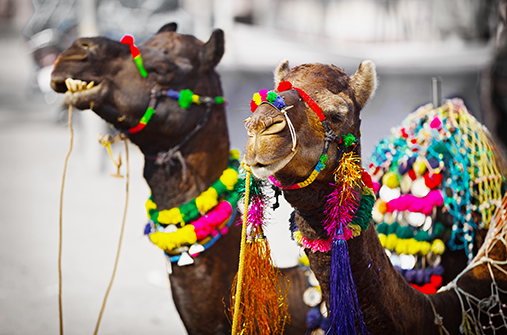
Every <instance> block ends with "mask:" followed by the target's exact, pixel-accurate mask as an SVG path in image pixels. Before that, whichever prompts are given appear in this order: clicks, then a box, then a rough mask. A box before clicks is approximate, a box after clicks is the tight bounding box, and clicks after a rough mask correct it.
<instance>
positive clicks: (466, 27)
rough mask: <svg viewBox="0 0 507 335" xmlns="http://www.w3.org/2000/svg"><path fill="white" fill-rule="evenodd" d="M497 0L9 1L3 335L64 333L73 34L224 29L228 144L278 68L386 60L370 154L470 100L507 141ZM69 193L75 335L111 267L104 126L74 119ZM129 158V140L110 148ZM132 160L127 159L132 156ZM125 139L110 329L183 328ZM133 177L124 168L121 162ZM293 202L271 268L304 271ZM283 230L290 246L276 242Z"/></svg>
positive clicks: (0, 141)
mask: <svg viewBox="0 0 507 335" xmlns="http://www.w3.org/2000/svg"><path fill="white" fill-rule="evenodd" d="M506 11H507V6H506V1H503V0H482V1H477V0H446V1H440V0H354V1H352V0H214V1H213V0H146V1H141V0H32V1H30V0H0V50H1V52H0V130H1V131H0V172H1V174H0V175H1V177H0V190H1V192H0V268H1V270H0V334H55V333H57V332H58V301H57V298H58V273H57V255H58V253H57V251H58V206H59V197H60V185H61V178H62V172H63V163H64V158H65V155H66V152H67V150H68V146H69V130H68V127H67V110H66V109H64V107H62V97H61V96H59V95H57V94H56V93H54V92H53V91H52V90H51V89H50V86H49V76H50V73H51V69H52V64H53V62H54V60H55V58H56V56H57V55H58V53H60V52H61V51H63V50H64V49H65V48H67V47H68V46H70V44H71V43H72V42H73V41H74V40H75V39H76V38H78V37H82V36H95V35H103V36H107V37H109V38H111V39H115V40H119V39H120V38H121V37H122V36H123V35H124V34H127V33H128V34H131V35H134V36H135V38H136V43H137V44H141V43H142V41H144V40H146V39H147V38H148V37H149V36H150V35H151V34H154V33H155V32H156V31H157V30H158V29H159V28H160V27H161V26H163V25H164V24H165V23H168V22H177V23H178V32H180V33H187V34H193V35H195V36H196V37H198V38H199V39H201V40H203V41H207V40H208V38H209V36H210V34H211V32H212V30H213V29H215V28H221V29H223V30H224V31H225V38H226V52H225V55H224V58H223V60H222V62H221V63H220V65H219V66H218V68H217V70H218V72H219V73H220V75H221V78H222V85H223V88H224V95H225V98H226V99H227V100H228V102H229V105H228V107H227V115H228V123H229V128H230V134H231V135H230V136H231V142H232V146H233V147H234V148H237V149H239V150H240V151H242V150H243V149H244V146H245V143H246V139H247V137H246V131H245V130H244V127H243V120H244V119H245V118H247V117H248V115H249V113H250V112H249V102H250V99H251V96H252V94H253V93H254V92H257V91H259V90H260V89H263V88H268V89H270V88H272V87H273V74H272V72H273V69H274V68H275V67H276V66H277V65H278V63H279V62H280V61H281V60H283V59H288V60H289V61H290V64H291V66H295V65H299V64H302V63H309V62H312V63H313V62H321V63H333V64H335V65H337V66H340V67H342V68H344V69H345V70H346V72H347V73H348V74H352V73H353V72H354V71H355V70H356V69H357V67H358V65H359V64H360V62H361V61H362V60H365V59H370V60H372V61H373V62H374V63H375V64H376V65H377V70H378V79H379V86H378V89H377V92H376V95H375V97H374V98H373V100H372V101H371V102H370V103H369V104H368V105H367V107H366V108H365V109H364V110H363V111H362V120H363V121H362V134H363V135H362V144H363V164H364V165H367V164H368V158H369V156H370V154H371V152H372V151H373V148H374V146H375V144H376V143H377V142H378V141H380V140H381V139H382V138H383V137H384V136H386V135H388V133H389V130H390V128H391V127H393V126H395V125H397V124H399V123H400V121H401V120H402V119H403V118H404V117H405V116H406V115H407V114H408V113H410V112H412V111H414V110H415V109H416V108H417V107H419V106H421V105H423V104H427V103H431V102H432V98H433V96H432V86H431V85H432V79H433V78H435V77H436V78H439V79H440V80H441V94H442V97H443V98H451V97H460V98H462V99H463V100H464V102H465V104H466V106H467V107H468V109H469V111H470V112H471V113H472V114H473V115H475V117H476V118H477V119H479V120H480V121H482V122H483V123H485V124H486V125H487V126H488V128H489V129H490V130H491V132H492V133H493V135H494V136H495V137H496V138H497V139H498V143H499V145H500V146H503V145H504V143H506V138H507V132H505V131H502V130H503V129H504V124H505V120H504V119H505V117H506V115H507V108H506V106H507V100H506V99H507V82H506V78H507V63H506V61H505V59H506V58H507V56H506V55H507V43H506V37H505V30H504V29H505V22H506V17H505V15H506ZM73 121H74V129H75V142H74V151H73V153H72V156H71V158H70V162H69V170H68V174H67V182H66V189H65V198H64V212H63V214H64V215H63V222H64V234H63V264H62V267H63V291H64V295H63V306H64V318H65V322H64V326H65V331H66V332H67V333H69V334H90V333H92V332H93V329H94V327H95V322H96V319H97V316H98V313H99V310H100V306H101V303H102V298H103V295H104V293H105V290H106V288H107V284H108V282H109V279H110V275H111V272H112V269H113V263H114V257H115V252H116V248H117V243H118V238H119V233H120V225H121V219H122V213H123V206H124V202H125V180H124V179H115V178H111V177H110V176H109V174H110V173H114V172H115V171H114V170H115V168H114V166H113V165H112V164H111V163H110V162H109V158H108V157H107V154H106V152H105V150H104V149H103V148H102V147H101V146H100V145H99V144H98V142H97V134H98V133H104V132H106V130H107V125H106V124H105V123H104V122H102V121H101V120H100V119H99V118H98V117H96V116H95V114H93V113H92V112H91V111H82V112H75V113H74V118H73ZM114 152H115V155H117V154H118V153H119V152H121V153H122V155H123V158H125V149H124V148H114ZM124 161H125V159H124ZM142 168H143V157H142V155H141V153H140V152H139V150H138V149H137V148H136V147H133V146H131V147H130V170H131V173H130V175H131V192H130V202H129V207H128V217H127V222H126V231H125V238H124V242H123V248H122V254H121V258H120V263H119V268H118V273H117V275H116V281H115V284H114V286H113V289H112V292H111V294H110V296H109V301H108V305H107V307H106V312H105V314H104V317H103V321H102V325H101V329H100V333H101V334H141V333H150V334H184V333H185V331H184V328H183V325H182V323H181V321H180V319H179V316H178V315H177V313H176V310H175V308H174V305H173V303H172V298H171V294H170V291H169V282H168V280H167V273H166V268H165V266H166V265H165V259H164V256H163V254H162V252H161V251H160V250H159V249H158V248H156V247H155V246H153V245H152V244H151V243H149V242H148V240H147V239H146V238H145V237H144V236H143V235H142V232H143V227H144V224H145V222H146V214H145V210H144V202H145V201H146V199H147V198H148V196H149V189H148V187H147V185H146V183H145V182H144V179H143V178H142ZM122 172H123V173H125V168H124V167H122ZM289 212H290V210H289V209H288V208H287V206H283V208H282V209H280V210H278V211H277V212H275V213H273V214H272V218H273V219H272V222H273V223H274V222H281V224H278V225H274V224H273V225H271V226H269V230H270V231H269V234H270V236H271V237H270V238H271V239H276V240H277V243H276V244H275V243H273V242H272V243H271V245H272V247H273V249H274V256H275V259H276V262H277V264H279V265H281V266H289V265H294V264H295V262H296V260H297V257H298V250H297V248H296V247H295V245H294V244H293V243H292V242H291V241H290V240H289V239H288V235H289V233H288V225H287V224H286V223H287V219H288V215H289ZM280 240H281V242H279V241H280Z"/></svg>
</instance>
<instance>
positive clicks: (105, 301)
mask: <svg viewBox="0 0 507 335" xmlns="http://www.w3.org/2000/svg"><path fill="white" fill-rule="evenodd" d="M124 141H125V159H126V161H127V162H126V164H127V172H126V196H125V208H124V210H123V220H122V223H121V232H120V240H119V241H118V250H117V251H116V259H115V261H114V267H113V274H112V275H111V280H110V282H109V286H108V287H107V291H106V294H105V296H104V301H103V302H102V307H101V308H100V313H99V318H98V319H97V325H96V326H95V331H94V332H93V335H97V333H98V332H99V327H100V322H101V320H102V315H103V314H104V310H105V308H106V303H107V298H108V296H109V292H110V291H111V287H112V286H113V282H114V277H115V275H116V269H117V268H118V262H119V259H120V251H121V244H122V241H123V233H124V231H125V221H126V218H127V208H128V203H129V184H130V183H129V182H130V171H129V146H128V139H127V138H124ZM113 162H114V159H113ZM115 165H116V164H115ZM118 174H119V173H118Z"/></svg>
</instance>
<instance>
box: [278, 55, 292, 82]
mask: <svg viewBox="0 0 507 335" xmlns="http://www.w3.org/2000/svg"><path fill="white" fill-rule="evenodd" d="M289 71H290V66H289V61H288V60H287V59H284V60H283V61H282V62H281V63H280V64H279V65H278V67H277V68H276V70H275V87H278V84H279V83H280V82H281V81H283V80H284V78H285V76H286V75H287V73H289Z"/></svg>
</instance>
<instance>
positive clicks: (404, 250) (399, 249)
mask: <svg viewBox="0 0 507 335" xmlns="http://www.w3.org/2000/svg"><path fill="white" fill-rule="evenodd" d="M395 251H396V253H398V254H408V240H407V239H404V238H399V239H398V243H397V244H396V248H395Z"/></svg>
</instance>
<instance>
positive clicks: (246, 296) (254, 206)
mask: <svg viewBox="0 0 507 335" xmlns="http://www.w3.org/2000/svg"><path fill="white" fill-rule="evenodd" d="M247 178H250V174H249V173H248V174H247ZM251 181H252V186H251V187H250V185H249V184H250V182H248V183H245V188H249V192H247V191H246V190H245V211H247V215H246V216H245V217H244V222H243V224H244V225H248V227H249V233H248V237H247V241H246V243H242V248H243V250H242V252H241V254H242V255H243V256H242V259H240V267H241V268H242V276H241V278H239V271H238V275H236V278H235V279H234V283H233V287H232V295H231V300H232V301H231V309H230V313H231V316H232V319H234V320H236V322H235V323H233V329H232V334H282V333H283V331H284V328H285V324H286V323H288V322H289V321H290V317H289V313H288V304H287V302H286V298H287V293H288V289H289V281H288V280H287V279H286V278H285V277H283V276H282V274H281V273H280V271H279V270H278V269H277V268H275V267H274V265H273V261H272V258H271V252H270V248H269V243H268V241H267V239H266V238H265V236H264V232H263V223H264V200H265V197H264V195H263V194H262V187H261V186H262V185H260V184H259V183H258V182H257V181H256V180H255V179H253V178H252V180H251ZM238 282H239V283H238ZM237 291H239V293H240V294H239V296H237ZM236 299H239V303H238V301H236ZM232 306H234V308H233V307H232Z"/></svg>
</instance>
